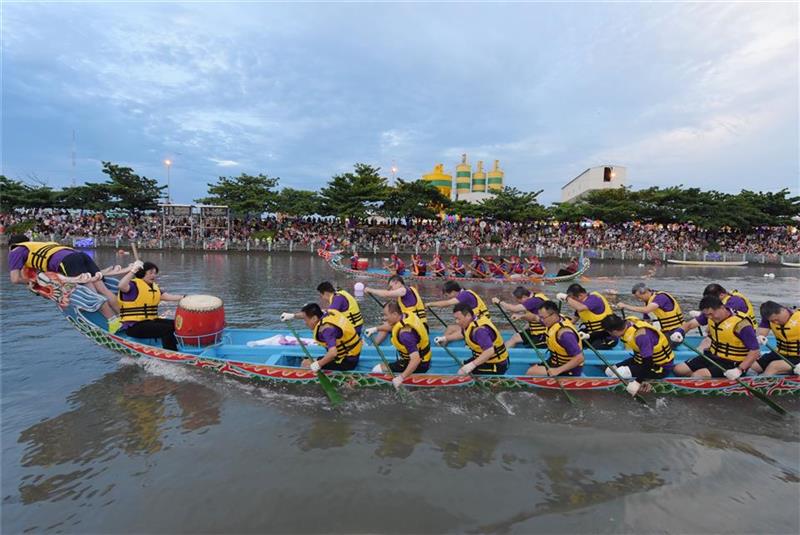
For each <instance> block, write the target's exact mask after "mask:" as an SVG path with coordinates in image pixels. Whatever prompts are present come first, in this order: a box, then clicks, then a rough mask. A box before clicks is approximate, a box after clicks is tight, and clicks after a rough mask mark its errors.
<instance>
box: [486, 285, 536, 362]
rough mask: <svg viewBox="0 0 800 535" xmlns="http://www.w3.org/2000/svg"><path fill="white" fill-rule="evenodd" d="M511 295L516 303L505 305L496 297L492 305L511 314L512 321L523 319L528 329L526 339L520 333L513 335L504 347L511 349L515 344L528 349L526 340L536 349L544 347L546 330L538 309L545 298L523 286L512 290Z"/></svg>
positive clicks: (528, 345)
mask: <svg viewBox="0 0 800 535" xmlns="http://www.w3.org/2000/svg"><path fill="white" fill-rule="evenodd" d="M512 295H513V296H514V299H516V301H517V302H516V303H506V302H505V301H501V300H500V299H499V298H498V297H493V298H492V303H494V304H495V305H498V306H499V307H501V308H503V309H505V310H510V311H511V312H513V315H512V319H520V318H524V319H526V320H528V328H527V329H526V331H527V333H528V337H527V338H526V337H524V336H523V335H522V334H521V333H514V336H512V337H511V338H510V339H509V340H508V342H506V347H508V348H509V349H511V348H512V347H515V346H516V345H517V344H522V345H523V346H525V347H530V344H529V343H528V338H530V339H531V341H533V343H534V345H535V346H536V347H544V346H546V345H547V329H546V328H545V326H544V324H543V323H542V322H541V321H540V320H539V309H540V308H541V306H542V305H543V304H544V303H545V302H547V301H548V299H547V296H546V295H545V294H543V293H541V292H536V293H534V292H532V291H530V290H528V289H527V288H525V287H524V286H517V287H516V288H514V292H513V293H512Z"/></svg>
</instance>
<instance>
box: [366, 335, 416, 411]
mask: <svg viewBox="0 0 800 535" xmlns="http://www.w3.org/2000/svg"><path fill="white" fill-rule="evenodd" d="M367 338H369V341H370V342H372V345H373V346H374V347H375V349H377V350H378V356H379V357H380V358H381V361H383V365H384V366H386V372H387V373H388V374H389V376H390V377H391V378H392V380H394V377H395V376H394V372H393V371H392V367H391V366H389V361H388V360H387V359H386V355H384V353H383V350H382V349H381V348H380V346H379V345H378V344H376V343H375V340H374V339H373V338H372V337H371V336H368V337H367ZM397 394H398V395H399V396H400V399H402V400H403V401H406V400H407V399H408V398H407V397H406V396H407V395H408V392H406V390H405V388H398V389H397Z"/></svg>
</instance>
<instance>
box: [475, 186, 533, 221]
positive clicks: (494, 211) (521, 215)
mask: <svg viewBox="0 0 800 535" xmlns="http://www.w3.org/2000/svg"><path fill="white" fill-rule="evenodd" d="M542 191H543V190H539V191H533V192H523V191H519V190H518V189H517V188H510V187H505V188H503V189H502V190H500V191H499V192H498V193H497V194H496V195H494V196H492V197H489V198H488V199H484V200H482V201H481V202H480V203H479V205H478V206H479V212H480V214H481V215H482V216H483V217H488V218H492V219H498V220H504V221H531V220H534V221H536V220H540V219H546V218H547V217H548V212H547V209H546V208H545V207H544V206H542V205H541V204H539V201H538V200H537V198H538V197H539V195H540V194H541V193H542Z"/></svg>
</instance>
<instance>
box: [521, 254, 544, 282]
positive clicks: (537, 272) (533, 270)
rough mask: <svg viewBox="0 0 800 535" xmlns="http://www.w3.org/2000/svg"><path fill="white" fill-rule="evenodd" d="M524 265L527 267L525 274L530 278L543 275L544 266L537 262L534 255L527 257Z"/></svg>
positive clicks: (536, 257) (539, 261)
mask: <svg viewBox="0 0 800 535" xmlns="http://www.w3.org/2000/svg"><path fill="white" fill-rule="evenodd" d="M525 263H526V264H527V265H528V267H527V269H526V270H525V274H526V275H528V276H531V277H536V276H539V277H541V276H542V275H544V271H545V269H544V264H542V261H541V260H539V257H538V256H536V255H533V256H529V257H527V258H526V259H525Z"/></svg>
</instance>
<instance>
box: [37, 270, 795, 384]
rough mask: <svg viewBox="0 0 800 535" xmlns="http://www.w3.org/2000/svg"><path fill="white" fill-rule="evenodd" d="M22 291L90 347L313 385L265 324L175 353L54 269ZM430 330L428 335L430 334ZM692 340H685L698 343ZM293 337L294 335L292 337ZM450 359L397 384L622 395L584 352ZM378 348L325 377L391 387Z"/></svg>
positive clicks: (611, 354) (777, 379)
mask: <svg viewBox="0 0 800 535" xmlns="http://www.w3.org/2000/svg"><path fill="white" fill-rule="evenodd" d="M106 283H107V285H108V286H109V289H111V290H112V291H115V290H116V288H115V287H114V286H115V284H116V281H115V280H114V279H111V278H107V279H106ZM29 288H30V289H31V290H32V291H33V292H34V293H36V294H38V295H40V296H42V297H45V298H47V299H50V300H52V301H54V302H55V303H56V304H57V305H58V308H59V310H60V311H61V313H62V314H63V316H64V317H65V318H66V320H67V321H69V322H70V324H72V326H73V327H74V328H75V329H77V330H78V331H79V332H80V333H82V334H84V335H85V336H86V337H88V338H89V339H91V340H92V341H93V342H95V343H96V344H98V345H100V346H102V347H105V348H107V349H110V350H112V351H115V352H117V353H120V354H122V355H126V356H131V357H140V358H143V359H155V360H159V361H164V362H170V363H175V364H182V365H188V366H193V367H196V368H204V369H209V370H212V371H215V372H218V373H222V374H225V375H228V376H232V377H235V378H238V379H242V380H249V381H257V382H291V383H317V382H319V378H318V376H317V374H315V373H314V372H312V371H311V370H309V369H306V368H302V367H301V365H300V363H301V361H302V359H303V358H304V357H305V353H304V350H303V348H302V347H300V346H299V345H282V344H281V343H280V342H279V343H278V344H277V345H260V343H261V342H263V341H264V340H265V339H267V338H275V337H277V338H278V339H281V338H284V336H283V335H284V334H285V333H284V332H282V331H276V330H267V329H236V328H224V329H222V330H221V331H220V332H219V333H218V335H219V336H216V337H214V343H211V344H209V345H206V346H203V347H196V346H185V345H183V344H181V345H180V346H179V349H178V350H177V351H170V350H167V349H163V348H162V347H161V344H160V341H159V340H157V339H152V340H151V339H136V338H130V337H128V336H126V335H125V334H122V333H117V334H111V333H109V332H108V330H107V323H106V320H105V319H104V318H103V316H102V315H101V314H100V313H99V312H98V310H99V308H100V306H101V305H102V303H103V300H104V298H103V297H101V296H99V295H98V294H96V293H95V292H93V291H92V290H89V289H88V288H86V287H84V286H80V285H75V284H72V283H65V282H62V281H61V280H60V278H59V276H58V275H57V274H46V273H39V274H38V276H37V277H36V278H35V279H34V280H32V281H31V282H30V283H29ZM298 334H299V336H300V338H301V339H302V338H303V337H304V336H309V337H310V333H309V332H308V331H307V330H306V331H304V332H300V333H298ZM434 334H435V333H432V335H434ZM698 340H699V339H698V338H697V337H695V338H694V339H693V340H692V342H693V343H697V341H698ZM295 341H296V340H295ZM384 347H385V350H383V348H382V351H383V352H384V353H386V354H387V355H389V358H392V355H393V352H392V353H389V351H388V350H389V349H390V346H389V345H388V342H384ZM448 348H449V349H450V350H451V351H452V352H453V354H454V356H455V358H453V357H452V356H450V355H449V354H448V353H446V351H445V350H444V348H440V347H436V348H434V349H433V357H432V361H431V367H430V370H429V371H428V373H424V374H415V375H412V376H411V377H409V378H408V380H407V381H406V382H405V383H404V385H405V387H410V388H444V387H468V386H479V387H487V388H497V389H545V390H559V389H561V388H563V389H565V390H571V391H573V390H574V391H615V392H625V386H624V384H623V383H622V382H621V381H620V380H619V379H616V378H608V377H607V376H606V375H605V373H604V368H605V366H604V364H603V363H602V361H601V360H600V359H598V358H597V357H595V356H593V355H592V354H591V353H585V355H586V363H585V365H584V373H585V374H586V375H585V376H581V377H559V378H554V377H536V376H529V375H525V371H526V370H527V368H528V366H529V365H530V364H532V363H535V362H537V360H536V356H535V354H534V352H533V350H531V349H529V348H513V349H511V350H509V352H510V361H511V365H510V366H509V370H508V372H507V374H505V375H500V376H476V375H472V376H463V375H458V374H457V373H456V372H457V369H458V367H459V364H460V363H456V362H455V360H456V359H463V358H465V357H466V356H467V355H468V350H467V349H466V348H465V347H464V345H463V342H461V343H454V344H451V345H448ZM307 349H308V350H309V351H310V352H311V354H312V355H314V356H322V354H323V353H324V351H323V348H321V347H318V346H315V345H312V346H309V347H307ZM603 354H604V356H605V357H606V358H607V359H608V360H609V361H610V362H618V361H619V360H621V359H622V358H625V357H627V352H625V351H623V350H621V349H612V350H608V351H604V352H603ZM692 355H693V353H691V351H678V352H676V360H678V361H682V360H685V359H687V358H690V357H691V356H692ZM380 358H381V356H380V355H379V354H378V350H377V349H376V348H375V347H374V346H372V345H371V344H370V343H369V342H368V341H366V340H365V341H364V349H363V351H362V354H361V358H360V362H359V365H358V367H357V368H356V369H355V370H353V371H346V372H344V371H325V377H327V378H328V380H329V381H330V382H331V383H333V384H336V385H349V386H352V387H381V386H383V387H391V379H392V377H391V375H389V374H385V373H375V372H372V371H371V370H372V369H373V367H374V366H375V364H377V363H378V362H380ZM649 384H650V390H651V392H653V393H656V394H675V395H686V394H700V395H715V396H731V395H740V394H749V392H748V391H747V389H746V388H745V387H744V386H743V385H746V386H748V387H749V388H752V389H756V390H758V391H759V392H760V393H762V394H765V395H782V394H797V393H798V392H800V376H785V375H783V376H748V377H743V378H742V380H741V382H736V381H731V380H728V379H725V378H722V379H700V378H679V377H668V378H665V379H662V380H655V381H651V382H649Z"/></svg>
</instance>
